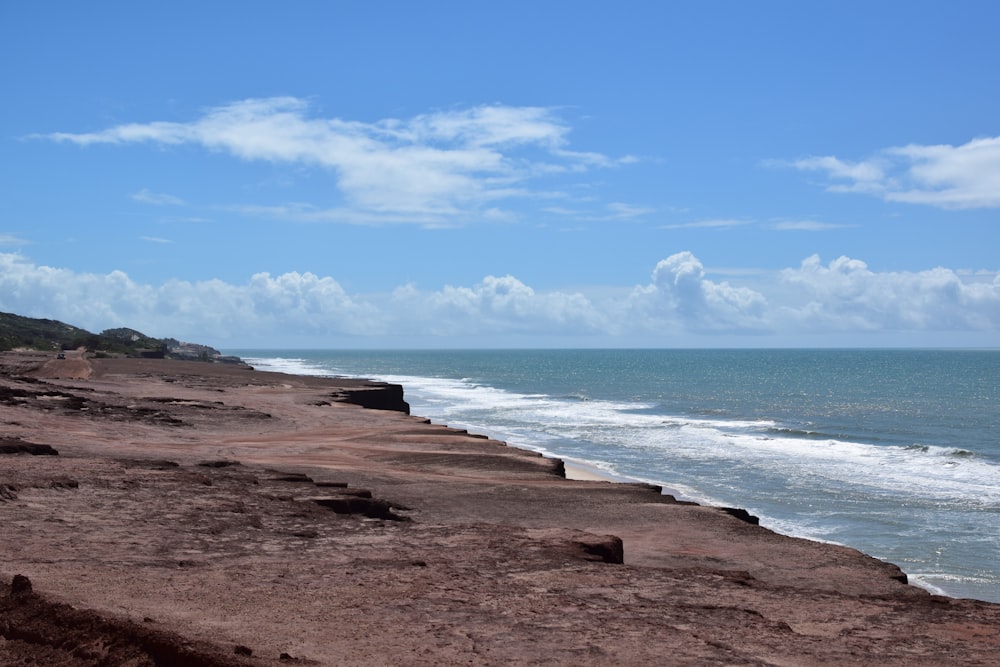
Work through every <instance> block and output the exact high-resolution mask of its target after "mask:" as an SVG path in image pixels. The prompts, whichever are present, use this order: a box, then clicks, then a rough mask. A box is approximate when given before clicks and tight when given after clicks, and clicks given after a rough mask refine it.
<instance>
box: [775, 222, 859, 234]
mask: <svg viewBox="0 0 1000 667" xmlns="http://www.w3.org/2000/svg"><path fill="white" fill-rule="evenodd" d="M853 226H854V225H841V224H837V223H832V222H819V221H817V220H779V221H777V222H774V223H773V224H771V226H770V227H771V229H775V230H777V231H779V232H826V231H830V230H832V229H846V228H848V227H853Z"/></svg>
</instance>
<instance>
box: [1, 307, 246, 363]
mask: <svg viewBox="0 0 1000 667" xmlns="http://www.w3.org/2000/svg"><path fill="white" fill-rule="evenodd" d="M78 347H85V348H87V350H89V351H90V352H92V353H94V354H97V355H123V356H129V357H155V358H167V359H190V360H201V361H216V362H229V363H241V360H240V359H238V358H236V357H224V356H222V354H221V353H220V352H219V351H218V350H216V349H214V348H211V347H208V346H207V345H198V344H195V343H182V342H180V341H178V340H176V339H173V338H151V337H150V336H147V335H145V334H143V333H141V332H139V331H136V330H135V329H128V328H124V327H122V328H118V329H105V330H104V331H102V332H101V333H99V334H95V333H91V332H89V331H87V330H86V329H81V328H79V327H75V326H73V325H71V324H66V323H65V322H59V321H58V320H45V319H36V318H33V317H23V316H21V315H15V314H13V313H0V351H2V350H13V349H16V348H27V349H31V350H45V351H50V350H51V351H56V350H75V349H76V348H78Z"/></svg>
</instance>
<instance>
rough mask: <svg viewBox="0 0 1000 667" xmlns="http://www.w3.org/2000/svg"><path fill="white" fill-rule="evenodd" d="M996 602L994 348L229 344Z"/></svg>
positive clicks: (999, 413) (931, 584)
mask: <svg viewBox="0 0 1000 667" xmlns="http://www.w3.org/2000/svg"><path fill="white" fill-rule="evenodd" d="M231 352H232V353H233V354H238V355H239V356H242V357H243V358H244V359H247V360H248V361H249V362H250V363H251V364H253V365H255V366H256V367H258V368H260V369H261V370H282V371H285V372H293V373H306V374H328V375H343V376H361V377H370V378H375V379H380V380H386V381H390V382H397V383H400V384H402V385H404V388H405V394H406V399H407V400H408V401H409V402H410V404H411V408H412V411H413V414H417V415H421V416H425V417H429V418H431V419H432V420H434V421H435V422H439V423H446V424H449V425H452V426H458V427H463V428H468V429H470V430H472V431H475V432H479V433H485V434H488V435H491V436H493V437H496V438H498V439H501V440H506V441H507V442H508V443H510V444H512V445H516V446H520V447H525V448H530V449H535V450H538V451H542V452H544V453H547V454H550V455H553V456H560V457H563V458H568V459H574V460H577V461H581V462H585V463H589V464H590V465H592V466H595V467H597V468H600V469H601V470H603V471H605V472H608V473H611V474H613V475H618V476H621V477H626V478H633V479H640V480H645V481H650V482H654V483H657V484H662V485H663V486H665V487H668V489H670V490H673V491H675V492H677V493H678V494H679V495H682V496H684V497H687V498H690V499H694V500H697V501H699V502H703V503H710V504H722V505H731V506H737V507H743V508H746V509H747V510H749V511H750V512H751V513H753V514H756V515H758V516H759V517H760V518H761V523H762V525H765V526H767V527H769V528H772V529H774V530H776V531H778V532H782V533H785V534H790V535H797V536H801V537H808V538H812V539H818V540H825V541H831V542H836V543H839V544H845V545H848V546H852V547H854V548H857V549H860V550H861V551H864V552H866V553H868V554H871V555H873V556H876V557H878V558H881V559H884V560H888V561H891V562H893V563H896V564H897V565H899V566H900V567H901V568H903V570H904V571H906V572H907V574H908V575H910V579H911V581H912V582H913V583H916V584H919V585H922V586H925V587H927V588H929V589H931V590H934V591H935V592H941V593H945V594H948V595H953V596H956V597H973V598H978V599H983V600H989V601H993V602H1000V555H998V554H1000V351H966V350H962V351H939V350H527V351H526V350H509V351H470V350H463V351H384V352H373V351H344V352H341V351H328V350H316V351H302V350H296V351H280V350H233V351H231Z"/></svg>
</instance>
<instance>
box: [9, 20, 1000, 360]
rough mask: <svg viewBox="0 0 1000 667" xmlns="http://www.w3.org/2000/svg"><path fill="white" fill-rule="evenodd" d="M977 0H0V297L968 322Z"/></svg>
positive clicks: (476, 340) (340, 328) (150, 307)
mask: <svg viewBox="0 0 1000 667" xmlns="http://www.w3.org/2000/svg"><path fill="white" fill-rule="evenodd" d="M998 20H1000V5H997V4H996V3H993V2H955V3H940V2H934V3H929V2H905V3H904V2H808V3H806V2H760V3H746V2H684V3H659V2H623V3H615V4H614V5H613V6H612V5H611V4H609V3H588V2H546V3H539V2H533V3H524V2H506V3H490V4H487V3H469V2H428V3H413V2H388V3H361V2H351V3H348V2H341V3H332V2H296V3H281V4H279V3H263V2H239V3H235V2H232V3H226V2H216V3H187V2H175V3H169V4H166V5H161V6H159V7H154V6H151V5H149V4H148V3H125V2H120V3H114V2H108V3H99V4H96V5H93V4H92V5H84V4H81V3H71V2H64V3H44V4H42V3H34V4H29V3H20V4H17V5H15V4H14V3H4V4H3V5H2V6H0V62H2V63H3V65H0V85H2V90H3V91H4V99H5V101H6V103H5V104H4V105H3V106H2V107H0V121H2V125H0V127H2V129H3V132H2V133H0V178H2V182H3V196H2V197H0V310H3V311H8V312H17V313H20V314H24V315H30V316H35V317H49V318H55V319H61V320H64V321H67V322H71V323H73V324H76V325H79V326H83V327H86V328H89V329H91V330H102V329H104V328H109V327H116V326H131V327H134V328H137V329H140V330H142V331H144V332H145V333H148V334H150V335H156V336H175V337H178V338H182V339H185V340H192V341H197V342H202V343H208V344H213V345H215V346H217V347H221V348H228V349H231V348H238V347H253V346H271V347H427V346H431V347H458V346H461V347H467V346H479V347H510V346H514V347H516V346H571V347H577V346H656V347H676V346H684V347H691V346H695V347H702V346H707V347H714V346H754V347H757V346H913V345H916V346H925V345H928V346H990V347H996V346H998V344H1000V225H998V223H1000V219H998V218H1000V46H998V40H997V39H996V36H995V26H996V25H997V23H998Z"/></svg>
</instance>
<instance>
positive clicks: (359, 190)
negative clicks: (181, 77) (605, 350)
mask: <svg viewBox="0 0 1000 667" xmlns="http://www.w3.org/2000/svg"><path fill="white" fill-rule="evenodd" d="M569 131H570V128H569V127H568V126H567V125H566V124H565V123H564V122H563V121H562V120H561V119H560V118H559V117H557V116H556V113H555V111H554V110H552V109H549V108H543V107H509V106H502V105H494V106H480V107H474V108H471V109H464V110H453V111H441V112H436V113H431V114H423V115H419V116H416V117H414V118H410V119H384V120H380V121H377V122H374V123H363V122H357V121H346V120H342V119H339V118H318V117H314V116H311V115H310V108H309V105H308V104H307V103H306V102H305V101H303V100H300V99H297V98H293V97H277V98H268V99H248V100H243V101H240V102H233V103H231V104H227V105H223V106H220V107H215V108H212V109H209V110H207V111H206V112H205V113H204V114H203V115H202V116H201V117H200V118H198V119H196V120H194V121H192V122H189V123H176V122H153V123H147V124H135V123H133V124H127V125H119V126H116V127H111V128H108V129H105V130H102V131H99V132H91V133H80V134H74V133H67V132H57V133H52V134H48V135H42V138H47V139H51V140H54V141H59V142H72V143H75V144H78V145H82V146H89V145H92V144H99V143H110V144H125V143H154V144H164V145H178V144H195V145H200V146H203V147H205V148H207V149H209V150H213V151H219V152H224V153H228V154H230V155H233V156H235V157H238V158H241V159H244V160H249V161H266V162H274V163H285V164H298V165H306V166H315V167H320V168H324V169H327V170H329V171H330V173H331V175H332V177H333V179H334V181H335V184H336V188H337V189H338V190H339V192H340V193H341V194H342V195H343V197H344V200H345V204H344V205H343V206H342V207H337V208H333V209H330V210H328V211H325V212H322V213H323V215H322V216H321V217H323V218H324V219H327V220H340V219H346V220H348V221H353V222H362V223H364V222H368V221H376V222H406V221H415V222H419V223H422V224H429V223H434V222H436V223H446V222H448V221H451V220H455V219H459V218H461V219H462V220H463V221H464V220H467V219H468V218H469V217H470V215H474V214H478V213H480V212H482V211H483V210H487V211H488V210H491V209H495V208H496V207H497V206H498V202H500V201H503V200H509V199H513V198H521V197H526V196H537V193H532V192H529V191H528V190H527V189H525V188H524V187H523V186H524V184H525V183H527V182H528V181H530V179H532V178H534V177H536V176H539V175H545V174H552V173H574V172H576V173H579V172H584V171H587V170H589V169H591V168H594V167H611V166H615V165H618V164H626V163H628V162H631V161H633V160H632V159H631V158H621V159H613V158H610V157H607V156H604V155H600V154H598V153H589V152H576V151H571V150H569V149H568V148H567V143H568V142H567V135H568V134H569ZM135 198H136V199H138V200H139V201H146V202H147V203H158V204H165V203H179V202H180V200H179V199H176V198H173V197H170V196H169V195H155V194H153V193H150V192H148V191H147V190H143V191H140V193H137V195H135ZM284 208H286V207H276V208H275V210H279V211H280V210H281V209H284Z"/></svg>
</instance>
